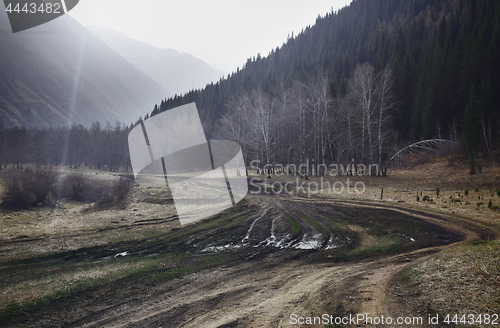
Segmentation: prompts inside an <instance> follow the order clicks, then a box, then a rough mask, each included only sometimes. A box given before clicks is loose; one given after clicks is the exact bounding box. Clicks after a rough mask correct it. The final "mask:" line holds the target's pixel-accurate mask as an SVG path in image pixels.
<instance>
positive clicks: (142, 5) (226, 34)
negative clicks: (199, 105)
mask: <svg viewBox="0 0 500 328" xmlns="http://www.w3.org/2000/svg"><path fill="white" fill-rule="evenodd" d="M350 2H351V0H309V1H306V0H252V1H243V0H204V1H201V0H198V1H195V0H140V1H137V0H80V2H79V4H78V5H77V6H76V7H75V8H74V9H73V10H72V11H70V12H69V14H70V15H71V16H72V17H73V18H74V19H76V20H77V21H78V22H80V23H81V24H82V25H84V26H92V25H100V26H105V27H109V28H112V29H114V30H116V31H119V32H122V33H124V34H126V35H128V36H130V37H132V38H134V39H136V40H140V41H143V42H146V43H149V44H152V45H154V46H156V47H158V48H172V49H176V50H178V51H181V52H186V53H189V54H191V55H193V56H195V57H198V58H200V59H202V60H204V61H206V62H207V63H209V64H211V65H212V66H215V67H218V68H224V70H225V71H229V70H230V68H232V69H236V67H237V66H240V67H241V66H242V65H243V64H244V63H245V61H246V58H248V57H252V56H254V55H256V54H257V53H259V52H260V54H261V55H262V56H267V55H268V53H269V51H270V50H271V49H273V48H276V47H277V46H281V45H282V43H283V42H284V41H285V40H286V38H287V35H288V34H289V33H291V32H292V31H293V32H294V34H298V33H299V32H300V31H301V29H302V28H304V27H306V26H307V25H313V24H314V22H315V20H316V17H318V15H321V16H324V15H325V14H326V13H327V12H330V11H331V10H332V7H333V9H334V10H338V9H340V8H342V7H344V6H345V5H347V4H349V3H350ZM219 64H221V65H219Z"/></svg>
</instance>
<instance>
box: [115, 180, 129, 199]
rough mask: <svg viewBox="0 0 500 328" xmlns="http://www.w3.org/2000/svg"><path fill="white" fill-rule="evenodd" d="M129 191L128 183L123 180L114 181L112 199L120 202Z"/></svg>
mask: <svg viewBox="0 0 500 328" xmlns="http://www.w3.org/2000/svg"><path fill="white" fill-rule="evenodd" d="M129 191H130V182H129V181H127V180H126V179H124V178H120V180H118V181H116V182H115V183H114V185H113V198H114V199H115V200H117V201H122V200H124V199H125V197H127V194H128V193H129Z"/></svg>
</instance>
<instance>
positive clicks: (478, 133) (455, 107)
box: [151, 0, 500, 161]
mask: <svg viewBox="0 0 500 328" xmlns="http://www.w3.org/2000/svg"><path fill="white" fill-rule="evenodd" d="M499 53H500V2H498V1H495V0H492V1H465V0H411V1H399V0H355V1H353V2H352V3H351V5H350V6H348V7H345V8H343V9H341V10H339V11H338V12H331V13H328V14H327V15H326V16H325V17H319V16H318V19H317V20H316V24H315V25H314V26H312V27H307V28H305V29H304V30H303V31H302V32H301V33H300V34H299V35H296V36H294V35H290V36H289V38H288V40H287V42H286V43H284V44H283V45H282V47H280V48H276V49H273V50H271V52H270V53H269V55H268V56H267V57H265V58H264V57H262V56H261V55H260V54H257V55H256V56H255V57H252V58H249V59H248V60H247V63H246V64H245V65H244V67H243V68H242V69H239V70H238V72H236V73H233V74H232V75H230V76H228V77H227V78H226V79H221V80H220V81H219V82H218V83H216V84H210V85H207V87H206V88H205V89H203V90H193V91H191V92H189V93H187V94H185V95H183V96H180V97H175V98H170V99H165V100H163V101H162V102H161V104H159V105H158V106H156V107H155V109H154V110H153V112H152V114H151V115H155V114H157V113H159V112H162V111H165V110H168V109H169V108H173V107H176V106H179V105H182V104H185V103H189V102H193V101H194V102H196V104H197V106H198V109H199V111H200V115H201V117H202V120H203V122H204V123H205V128H206V132H207V133H208V135H209V136H215V135H217V132H216V131H220V130H221V129H220V128H219V127H220V124H221V123H220V121H219V120H220V119H221V117H222V115H226V116H229V115H230V114H231V110H232V109H233V110H234V106H228V104H231V103H232V104H233V105H234V104H235V103H238V102H240V103H241V100H242V99H243V98H245V97H248V95H249V94H251V93H252V92H253V93H255V92H256V91H258V92H260V93H261V94H262V95H264V96H265V97H269V104H268V107H273V108H275V107H276V100H277V99H279V98H280V97H281V96H282V95H283V91H286V92H288V91H289V90H291V89H290V88H292V89H293V86H294V84H295V83H297V81H300V82H301V83H302V84H303V86H305V90H304V92H306V93H307V94H308V95H306V96H305V98H304V99H305V101H306V105H305V106H311V107H314V105H311V104H312V103H313V102H314V99H313V98H314V97H313V96H312V94H313V91H312V90H311V89H312V88H311V87H312V86H313V85H315V84H317V81H318V79H319V78H318V77H321V78H323V79H324V78H326V83H327V90H326V91H327V93H328V94H327V97H328V101H327V103H328V104H327V105H326V107H325V109H324V113H323V116H324V115H325V114H330V116H332V117H333V118H332V119H333V120H336V119H337V117H336V116H338V114H336V111H339V108H340V107H341V104H343V103H344V104H345V102H344V100H345V99H350V101H349V106H351V107H353V106H354V107H356V106H355V105H353V101H352V99H351V97H352V94H353V89H352V88H350V87H349V85H350V84H352V83H351V82H353V77H354V71H355V69H356V67H357V65H358V64H364V63H368V64H369V65H370V66H371V67H372V68H373V74H374V76H375V77H377V78H379V77H380V75H379V74H380V72H382V71H384V69H385V68H386V66H388V67H389V70H390V74H391V79H392V80H391V84H390V88H389V89H388V91H389V93H388V94H390V96H391V97H392V103H391V106H390V107H391V108H390V109H389V111H388V112H386V114H387V115H388V118H390V125H389V126H386V127H385V128H384V131H389V130H392V131H393V132H394V133H393V138H392V139H389V140H387V142H386V143H388V144H392V145H394V144H397V143H401V142H411V141H418V140H420V139H429V138H449V139H455V140H459V141H461V142H462V144H463V145H464V149H465V150H467V151H468V152H469V156H470V157H472V158H473V157H474V156H475V154H476V153H477V152H482V153H483V154H485V155H486V156H492V154H493V146H494V145H495V143H498V140H499V136H500V135H499V132H498V131H499V129H498V127H499V122H500V111H499V110H498V104H500V94H499V93H494V92H493V90H499V89H500V61H499V60H498V58H497V56H498V54H499ZM350 81H351V82H350ZM286 92H285V94H287V93H286ZM280 94H281V95H280ZM281 98H282V97H281ZM316 100H317V99H316ZM377 100H378V99H377ZM373 104H374V105H375V101H374V103H373ZM295 105H297V103H296V102H295ZM231 108H232V109H231ZM369 110H371V109H369ZM276 111H277V110H276V109H273V112H275V113H276ZM311 111H312V112H314V110H312V109H311V110H310V111H309V112H311ZM358 121H359V122H357V121H356V120H354V121H353V124H355V125H356V124H357V125H358V130H359V134H360V137H359V138H358V139H360V140H359V141H358V142H359V145H358V147H357V149H358V148H359V149H360V151H361V149H363V151H364V152H367V150H365V148H366V149H368V148H374V147H375V146H376V145H377V140H372V142H369V141H368V140H365V139H366V138H368V134H371V133H369V132H371V131H372V130H373V132H374V133H375V132H376V128H377V124H375V123H376V122H375V121H374V122H373V124H374V126H373V127H372V126H369V127H366V126H365V124H367V123H366V122H365V114H360V116H359V120H358ZM361 121H362V122H361ZM218 122H219V123H218ZM379 123H380V122H379ZM222 125H224V124H222ZM320 125H321V123H319V125H316V128H314V122H312V123H311V124H310V126H309V127H308V128H310V129H313V130H314V129H317V128H318V126H320ZM365 130H366V133H365ZM325 133H326V132H325ZM316 134H317V138H316V139H318V138H320V137H321V136H322V135H321V133H316ZM324 137H325V138H330V139H328V141H327V142H325V145H324V147H325V149H328V148H330V150H331V151H326V154H327V155H328V154H330V156H329V157H330V160H335V159H336V158H337V159H338V158H339V153H341V151H343V149H332V143H334V138H331V137H329V136H328V133H327V134H325V136H324ZM280 138H283V136H282V135H281V136H280ZM374 138H375V136H374ZM316 139H314V140H313V141H312V142H316V143H319V141H318V140H319V139H318V140H316ZM379 141H380V140H379ZM277 143H278V139H276V143H275V144H277ZM365 143H366V146H365ZM287 145H288V146H289V145H290V142H288V143H287ZM310 147H312V145H310ZM384 147H385V148H384V149H386V148H387V145H384ZM319 148H320V147H319V146H318V149H319ZM333 148H334V147H333ZM344 148H345V147H344ZM372 151H374V150H373V149H372ZM320 153H321V150H318V151H316V152H315V155H314V157H317V158H318V160H321V158H320V157H321V156H319V155H320ZM323 153H325V151H323ZM385 153H386V156H387V154H388V153H389V150H387V149H386V150H385ZM371 155H372V154H368V153H366V154H365V153H362V154H360V156H358V157H359V158H360V160H361V158H364V159H365V160H368V159H367V157H370V156H371ZM263 156H264V157H265V156H266V154H263ZM307 156H309V155H307ZM270 160H271V161H272V160H277V159H276V158H274V159H270Z"/></svg>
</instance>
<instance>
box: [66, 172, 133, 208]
mask: <svg viewBox="0 0 500 328" xmlns="http://www.w3.org/2000/svg"><path fill="white" fill-rule="evenodd" d="M129 191H130V182H129V181H127V180H126V179H124V178H120V179H119V180H118V181H115V182H110V181H106V180H101V179H96V178H91V177H89V176H86V175H83V174H81V173H70V174H68V175H66V176H65V177H64V181H63V184H62V196H63V197H65V198H68V199H71V200H76V201H81V202H86V203H89V204H90V203H96V204H97V205H102V204H109V203H112V202H114V201H122V200H124V199H125V197H126V196H127V194H128V193H129Z"/></svg>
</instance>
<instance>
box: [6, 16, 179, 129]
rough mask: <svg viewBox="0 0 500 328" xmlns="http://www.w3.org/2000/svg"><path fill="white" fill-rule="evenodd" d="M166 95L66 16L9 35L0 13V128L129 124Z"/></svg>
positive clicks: (164, 91) (7, 26) (8, 29)
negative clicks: (97, 123) (99, 123)
mask: <svg viewBox="0 0 500 328" xmlns="http://www.w3.org/2000/svg"><path fill="white" fill-rule="evenodd" d="M170 95H171V94H170V93H169V92H168V91H167V90H165V89H164V88H162V87H161V86H160V85H158V84H157V83H156V82H154V81H153V80H152V79H151V78H149V77H148V76H146V75H145V74H144V73H142V72H141V71H140V70H138V69H137V68H136V67H134V66H133V65H131V64H130V63H129V62H128V61H126V60H125V59H123V58H122V57H121V56H119V55H118V54H116V53H115V52H114V51H113V50H111V49H110V48H109V47H108V46H107V45H105V44H104V43H103V42H102V41H101V40H100V39H99V38H97V37H96V36H94V35H93V34H92V33H90V32H88V31H87V30H86V29H85V28H84V27H83V26H81V25H80V24H79V23H77V22H76V21H75V20H73V19H72V18H71V17H69V16H67V15H65V16H63V17H60V18H58V19H57V20H54V21H51V22H49V23H47V24H44V25H42V26H39V27H36V28H33V29H31V30H28V31H23V32H20V33H16V34H13V33H12V31H11V28H10V25H9V22H8V18H7V15H6V12H5V11H3V10H2V11H0V126H5V127H8V126H12V125H18V126H25V127H32V126H38V127H56V126H61V125H71V124H73V123H75V124H82V125H86V126H90V125H91V124H92V123H93V122H96V121H98V122H101V123H106V122H110V123H114V122H115V121H120V122H125V123H127V124H129V123H132V122H135V121H136V120H137V119H138V118H139V117H140V116H141V115H142V116H144V115H145V114H146V113H147V111H148V110H149V109H150V108H151V107H153V106H154V104H155V103H157V102H158V100H159V99H161V98H162V97H168V96H170Z"/></svg>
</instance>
